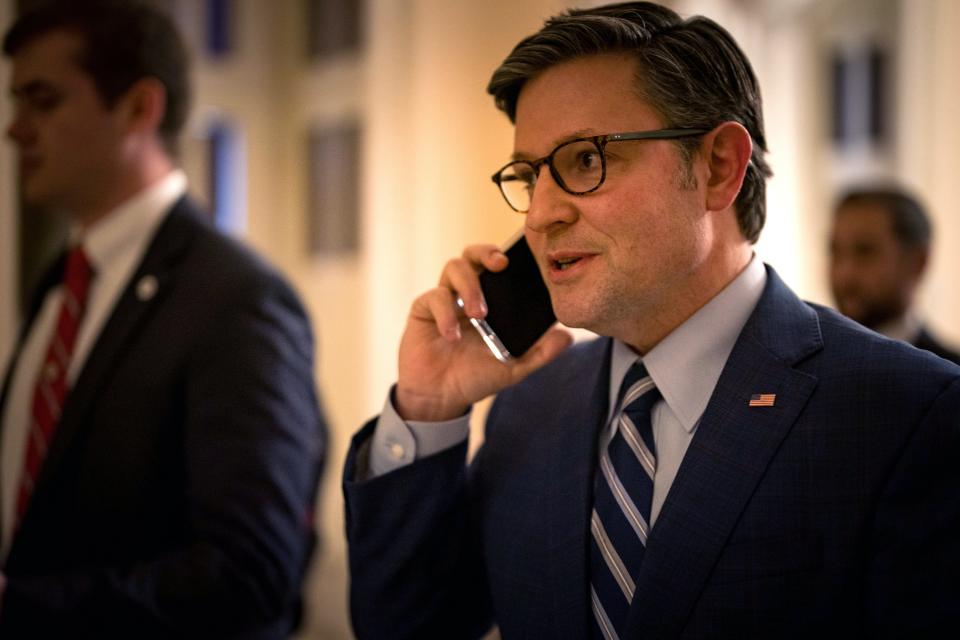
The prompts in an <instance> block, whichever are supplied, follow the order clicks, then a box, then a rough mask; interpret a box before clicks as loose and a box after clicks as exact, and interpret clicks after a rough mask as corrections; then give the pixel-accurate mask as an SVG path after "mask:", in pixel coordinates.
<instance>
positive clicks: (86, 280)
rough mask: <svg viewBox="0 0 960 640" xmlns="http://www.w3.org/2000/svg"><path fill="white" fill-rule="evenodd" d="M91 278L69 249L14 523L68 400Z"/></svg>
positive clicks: (78, 253)
mask: <svg viewBox="0 0 960 640" xmlns="http://www.w3.org/2000/svg"><path fill="white" fill-rule="evenodd" d="M92 277H93V269H92V268H91V267H90V263H89V262H88V261H87V256H86V255H84V253H83V249H82V248H81V247H80V246H79V245H78V246H76V247H74V248H73V249H71V250H70V253H69V254H67V266H66V270H65V272H64V290H63V300H62V302H61V303H60V315H59V316H58V317H57V331H56V333H55V334H54V335H53V338H52V340H51V341H50V346H49V347H47V355H46V357H45V358H44V360H43V367H41V369H40V375H39V376H38V377H37V385H36V388H35V389H34V391H33V418H32V421H31V423H30V430H29V433H28V437H27V456H26V459H25V460H24V465H23V474H22V475H21V477H20V492H19V494H18V496H17V522H19V521H20V520H21V519H22V518H23V514H24V512H25V511H26V509H27V504H28V503H29V502H30V496H31V495H33V487H34V483H35V482H36V480H37V476H39V475H40V468H41V466H42V465H43V460H44V458H45V457H46V455H47V447H48V446H49V445H50V441H51V440H53V434H54V431H55V430H56V428H57V423H59V422H60V411H61V410H62V408H63V403H64V401H65V400H66V398H67V371H68V370H69V368H70V357H71V355H72V354H73V346H74V344H75V343H76V341H77V333H78V330H79V328H80V321H81V319H82V318H83V312H84V311H85V310H86V306H87V293H88V291H89V289H90V280H91V278H92Z"/></svg>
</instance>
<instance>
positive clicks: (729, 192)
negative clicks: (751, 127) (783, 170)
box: [700, 122, 753, 211]
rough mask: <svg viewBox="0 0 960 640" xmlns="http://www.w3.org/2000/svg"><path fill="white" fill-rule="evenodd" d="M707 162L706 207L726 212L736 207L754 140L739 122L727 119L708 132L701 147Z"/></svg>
mask: <svg viewBox="0 0 960 640" xmlns="http://www.w3.org/2000/svg"><path fill="white" fill-rule="evenodd" d="M700 150H701V153H702V154H703V158H704V159H705V160H706V165H707V180H706V206H707V210H708V211H723V210H725V209H727V208H728V207H731V206H733V203H734V202H735V201H736V199H737V194H739V193H740V187H741V186H742V185H743V176H744V175H745V174H746V172H747V165H748V164H749V163H750V155H751V153H752V152H753V141H752V140H751V139H750V133H749V132H748V131H747V130H746V128H744V126H743V125H742V124H740V123H739V122H724V123H723V124H720V125H718V126H717V127H716V128H714V129H713V131H711V132H710V133H708V134H706V136H704V139H703V144H702V145H701V147H700Z"/></svg>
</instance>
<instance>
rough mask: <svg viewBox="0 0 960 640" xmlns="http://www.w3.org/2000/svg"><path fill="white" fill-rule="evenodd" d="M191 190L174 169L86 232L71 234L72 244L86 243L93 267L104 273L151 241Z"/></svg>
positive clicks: (84, 245)
mask: <svg viewBox="0 0 960 640" xmlns="http://www.w3.org/2000/svg"><path fill="white" fill-rule="evenodd" d="M186 191H187V177H186V175H185V174H184V173H183V171H182V170H180V169H174V170H173V171H171V172H170V173H168V174H167V175H166V176H164V177H163V178H162V179H160V180H159V181H157V182H155V183H154V184H152V185H150V186H149V187H147V188H146V189H144V190H143V191H140V192H139V193H137V194H136V195H134V196H133V197H132V198H130V199H129V200H127V201H126V202H124V203H122V204H121V205H120V206H118V207H117V208H116V209H114V210H113V211H111V212H110V213H108V214H107V215H106V216H104V217H103V218H102V219H100V220H99V221H97V222H96V223H95V224H94V225H93V226H91V227H90V228H89V229H87V230H86V231H85V232H84V231H81V230H80V229H79V227H74V228H73V229H71V231H70V237H71V240H72V242H71V244H73V243H78V242H79V243H82V244H83V250H84V253H86V255H87V259H88V260H89V261H90V264H91V266H93V268H94V269H95V270H96V271H98V272H100V271H102V270H104V269H105V268H107V267H109V265H110V264H111V263H113V262H115V261H116V260H117V257H118V255H120V254H122V253H123V252H124V251H126V250H128V249H129V248H130V247H131V246H132V245H136V244H139V240H142V239H145V238H149V237H150V235H151V233H152V231H153V230H154V229H155V228H156V227H157V226H158V225H159V224H160V221H161V220H162V219H163V217H164V215H165V214H166V213H167V211H169V210H170V208H171V207H172V206H173V204H174V203H175V202H176V201H177V200H179V199H180V198H181V197H182V196H183V194H184V193H186Z"/></svg>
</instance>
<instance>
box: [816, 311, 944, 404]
mask: <svg viewBox="0 0 960 640" xmlns="http://www.w3.org/2000/svg"><path fill="white" fill-rule="evenodd" d="M808 304H809V303H808ZM810 306H811V307H812V308H813V309H814V311H816V313H817V316H818V318H819V321H820V330H821V335H822V336H823V349H822V350H821V351H820V352H818V353H817V354H815V355H814V356H812V357H811V358H810V359H809V362H805V363H802V364H801V368H805V369H806V368H810V369H816V370H817V375H819V376H820V377H821V378H822V379H824V378H825V379H827V380H834V381H837V382H839V383H844V384H850V385H857V386H861V385H875V386H876V387H877V388H880V389H884V388H886V389H890V390H891V393H892V394H894V395H898V394H910V395H913V394H914V393H915V392H918V391H922V392H923V394H924V395H928V394H937V393H939V392H940V391H942V390H943V389H945V388H946V387H947V386H949V385H951V384H954V383H955V382H956V381H957V379H958V378H960V366H957V365H956V364H954V363H952V362H949V361H947V360H944V359H943V358H939V357H937V356H935V355H933V354H932V353H930V352H929V351H924V350H922V349H917V348H916V347H914V346H913V345H911V344H909V343H906V342H903V341H900V340H892V339H890V338H887V337H885V336H882V335H880V334H879V333H876V332H874V331H871V330H869V329H867V328H865V327H863V326H861V325H859V324H857V323H856V322H853V321H852V320H850V319H848V318H845V317H844V316H841V315H840V314H839V313H837V312H836V311H834V310H832V309H828V308H826V307H822V306H819V305H815V304H810Z"/></svg>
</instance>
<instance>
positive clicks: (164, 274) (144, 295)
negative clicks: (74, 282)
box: [25, 198, 191, 518]
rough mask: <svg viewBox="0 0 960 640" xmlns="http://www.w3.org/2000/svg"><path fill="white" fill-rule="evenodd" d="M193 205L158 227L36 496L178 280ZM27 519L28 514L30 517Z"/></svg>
mask: <svg viewBox="0 0 960 640" xmlns="http://www.w3.org/2000/svg"><path fill="white" fill-rule="evenodd" d="M190 209H191V205H190V204H189V202H188V201H187V200H186V199H185V198H184V199H181V200H180V202H179V203H178V204H177V205H175V206H174V208H173V210H172V211H171V212H170V214H169V215H168V216H167V218H166V219H165V220H164V221H163V223H162V224H161V225H160V228H159V229H158V230H157V232H156V234H155V235H154V238H153V240H152V241H151V243H150V246H149V247H148V249H147V252H146V254H145V255H144V258H143V260H142V261H141V263H140V265H139V267H137V269H136V271H135V272H134V274H133V277H132V278H131V279H130V282H129V283H128V284H127V286H126V287H125V288H124V290H123V292H122V293H121V294H120V298H119V299H118V301H117V303H116V306H115V307H114V309H113V311H112V312H111V313H110V316H109V318H108V319H107V322H106V323H105V324H104V326H103V329H102V330H101V332H100V335H99V337H98V338H97V340H96V343H95V344H94V346H93V348H92V349H91V351H90V355H89V356H88V357H87V360H86V362H85V363H84V365H83V369H82V370H81V372H80V375H79V376H78V377H77V380H76V382H75V384H74V386H73V388H72V389H71V390H70V394H69V395H68V396H67V400H66V402H65V403H64V406H63V414H62V417H61V419H60V424H59V425H57V431H56V433H55V435H54V438H53V441H52V442H51V444H50V450H49V452H48V453H47V457H46V460H45V461H44V464H43V467H42V468H41V471H40V476H39V477H38V479H37V489H36V493H37V494H39V493H41V492H42V490H43V485H44V484H45V483H46V482H48V481H49V480H50V478H51V476H52V474H54V473H55V471H56V468H57V466H58V463H59V462H60V460H61V458H62V457H63V455H64V453H65V452H66V451H68V450H69V447H70V443H71V441H72V440H73V438H74V437H76V435H77V433H78V432H79V431H80V430H81V429H82V426H83V425H84V424H85V422H86V420H87V414H88V412H89V411H90V409H91V406H92V404H93V402H94V400H96V398H97V396H98V395H99V394H100V393H103V383H104V381H105V378H106V377H107V375H108V374H109V373H110V372H111V371H112V370H114V368H115V363H116V360H117V358H119V357H120V356H122V355H123V353H124V349H125V347H126V346H127V345H128V344H129V342H130V340H132V339H133V338H134V337H135V336H136V333H137V329H138V328H139V327H140V326H141V325H142V323H143V321H144V320H145V319H146V318H148V317H149V316H150V314H151V312H152V310H153V309H155V308H156V306H157V305H158V304H159V303H160V302H161V301H162V300H163V298H164V297H165V296H166V294H167V292H168V291H169V289H170V287H171V286H172V283H173V281H174V278H175V276H176V273H177V271H176V268H175V267H176V265H177V262H178V260H179V258H180V257H181V256H182V254H183V252H184V251H185V249H186V248H187V246H188V244H189V240H190V235H189V232H188V227H187V226H186V225H184V222H185V220H184V217H185V216H186V215H191V214H190ZM25 517H27V518H28V517H29V509H28V511H27V515H26V516H25Z"/></svg>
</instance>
